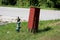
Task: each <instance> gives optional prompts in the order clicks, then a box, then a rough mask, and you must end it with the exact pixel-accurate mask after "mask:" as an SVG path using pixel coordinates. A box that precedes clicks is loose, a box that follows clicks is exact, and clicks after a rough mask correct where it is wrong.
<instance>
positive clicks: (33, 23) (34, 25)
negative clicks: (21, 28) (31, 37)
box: [28, 7, 40, 30]
mask: <svg viewBox="0 0 60 40" xmlns="http://www.w3.org/2000/svg"><path fill="white" fill-rule="evenodd" d="M39 15H40V8H34V7H31V8H30V14H29V20H28V29H29V30H38V22H39Z"/></svg>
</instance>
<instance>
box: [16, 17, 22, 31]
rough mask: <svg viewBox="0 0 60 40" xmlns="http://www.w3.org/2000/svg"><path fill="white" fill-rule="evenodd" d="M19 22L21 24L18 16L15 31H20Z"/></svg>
mask: <svg viewBox="0 0 60 40" xmlns="http://www.w3.org/2000/svg"><path fill="white" fill-rule="evenodd" d="M20 24H21V22H20V18H19V17H18V19H17V28H16V31H17V32H20V28H21V27H20Z"/></svg>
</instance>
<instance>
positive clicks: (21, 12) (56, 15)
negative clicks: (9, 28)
mask: <svg viewBox="0 0 60 40" xmlns="http://www.w3.org/2000/svg"><path fill="white" fill-rule="evenodd" d="M29 10H30V9H29V8H28V9H27V8H12V7H0V15H4V16H11V17H17V16H19V17H20V18H21V19H22V20H28V18H29ZM39 19H40V20H55V19H60V10H42V9H40V18H39Z"/></svg>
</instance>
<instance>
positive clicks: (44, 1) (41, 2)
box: [0, 0, 60, 9]
mask: <svg viewBox="0 0 60 40" xmlns="http://www.w3.org/2000/svg"><path fill="white" fill-rule="evenodd" d="M1 3H2V4H6V5H14V6H16V7H24V8H29V7H30V6H35V7H40V8H58V9H59V8H60V0H0V5H2V4H1Z"/></svg>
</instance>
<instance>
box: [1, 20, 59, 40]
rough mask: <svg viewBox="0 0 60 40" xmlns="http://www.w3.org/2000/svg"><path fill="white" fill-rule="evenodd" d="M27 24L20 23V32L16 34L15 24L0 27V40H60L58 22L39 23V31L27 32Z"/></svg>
mask: <svg viewBox="0 0 60 40" xmlns="http://www.w3.org/2000/svg"><path fill="white" fill-rule="evenodd" d="M27 24H28V23H27V22H22V23H21V30H20V32H19V33H18V32H16V23H9V24H6V25H1V26H0V40H60V20H48V21H40V22H39V31H38V33H36V34H33V33H31V32H29V31H28V27H27Z"/></svg>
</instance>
